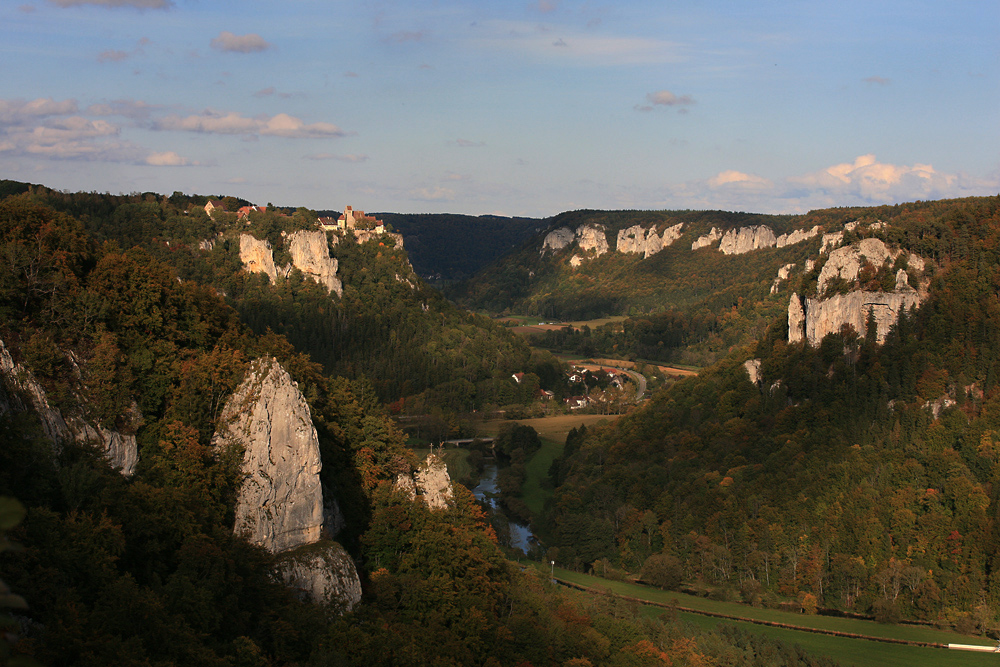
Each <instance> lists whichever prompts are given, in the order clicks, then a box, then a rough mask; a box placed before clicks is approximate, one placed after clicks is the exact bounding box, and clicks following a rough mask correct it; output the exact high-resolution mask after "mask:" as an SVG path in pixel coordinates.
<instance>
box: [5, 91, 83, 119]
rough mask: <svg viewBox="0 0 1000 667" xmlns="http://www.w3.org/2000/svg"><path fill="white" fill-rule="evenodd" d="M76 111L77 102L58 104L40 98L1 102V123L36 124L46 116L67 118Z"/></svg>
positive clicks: (49, 98)
mask: <svg viewBox="0 0 1000 667" xmlns="http://www.w3.org/2000/svg"><path fill="white" fill-rule="evenodd" d="M76 111H77V105H76V100H63V101H62V102H56V101H55V100H53V99H52V98H51V97H40V98H38V99H36V100H32V101H30V102H25V101H24V100H0V123H23V122H28V121H31V122H34V121H35V120H37V119H38V118H42V117H45V116H65V115H66V114H71V113H76Z"/></svg>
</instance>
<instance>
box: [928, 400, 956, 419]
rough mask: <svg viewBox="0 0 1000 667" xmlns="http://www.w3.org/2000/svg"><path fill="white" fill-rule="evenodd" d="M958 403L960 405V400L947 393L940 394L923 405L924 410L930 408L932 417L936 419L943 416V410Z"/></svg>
mask: <svg viewBox="0 0 1000 667" xmlns="http://www.w3.org/2000/svg"><path fill="white" fill-rule="evenodd" d="M956 405H958V402H957V401H956V400H955V399H953V398H952V397H951V396H948V395H947V394H945V395H944V396H940V397H938V398H936V399H934V400H933V401H926V402H925V403H924V404H923V406H922V407H923V408H924V410H930V411H931V418H932V419H935V420H936V419H937V418H938V417H940V416H941V413H942V412H944V411H945V410H947V409H948V408H950V407H954V406H956Z"/></svg>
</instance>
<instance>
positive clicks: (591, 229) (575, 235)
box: [541, 223, 608, 266]
mask: <svg viewBox="0 0 1000 667" xmlns="http://www.w3.org/2000/svg"><path fill="white" fill-rule="evenodd" d="M574 241H575V242H576V244H577V246H578V247H579V248H580V250H584V251H592V252H591V256H592V257H600V256H601V255H603V254H604V253H606V252H607V251H608V239H607V236H606V234H605V229H604V225H597V224H594V223H587V224H584V225H580V227H578V228H577V229H576V231H575V232H574V231H573V230H572V229H570V228H569V227H560V228H559V229H555V230H553V231H551V232H549V233H548V234H547V235H546V236H545V239H544V240H543V241H542V251H541V254H542V255H544V254H545V251H546V250H551V251H552V252H558V251H559V250H562V249H563V248H566V247H568V246H569V245H571V244H572V243H573V242H574ZM574 266H575V265H574Z"/></svg>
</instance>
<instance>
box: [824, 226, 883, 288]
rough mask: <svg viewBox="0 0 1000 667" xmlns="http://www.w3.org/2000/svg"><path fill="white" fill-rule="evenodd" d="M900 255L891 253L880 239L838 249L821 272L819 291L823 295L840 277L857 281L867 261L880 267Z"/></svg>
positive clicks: (866, 240)
mask: <svg viewBox="0 0 1000 667" xmlns="http://www.w3.org/2000/svg"><path fill="white" fill-rule="evenodd" d="M898 254H899V252H898V251H897V252H895V253H893V252H892V251H890V250H889V248H887V247H886V245H885V243H883V242H882V241H880V240H879V239H862V240H861V241H859V242H858V243H857V244H854V245H849V246H846V247H844V248H838V249H836V250H834V251H833V252H831V253H830V259H828V260H827V261H826V264H824V265H823V268H822V270H820V272H819V283H818V285H817V289H818V290H819V293H820V294H822V293H823V291H824V290H825V289H826V287H827V285H828V284H829V283H830V281H831V280H833V279H834V278H838V277H839V278H843V279H844V280H846V281H847V282H853V281H854V280H856V279H857V277H858V272H859V271H861V267H862V266H863V265H864V263H865V260H867V261H869V262H871V263H872V264H874V265H875V266H876V267H879V266H882V264H884V263H885V261H886V260H889V259H895V257H896V255H898Z"/></svg>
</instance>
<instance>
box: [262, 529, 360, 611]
mask: <svg viewBox="0 0 1000 667" xmlns="http://www.w3.org/2000/svg"><path fill="white" fill-rule="evenodd" d="M276 569H277V573H278V576H279V577H281V579H282V580H283V581H284V582H285V584H286V585H287V586H289V587H290V588H292V589H293V590H295V591H296V593H298V595H299V597H300V598H301V599H302V600H303V601H305V602H312V603H314V604H322V605H330V606H331V608H332V609H331V610H332V611H334V612H335V613H338V614H343V613H347V612H349V611H351V609H353V608H354V606H355V605H356V604H357V603H358V602H360V601H361V580H360V579H359V578H358V571H357V568H356V567H355V565H354V561H353V560H351V557H350V556H349V555H348V554H347V552H346V551H344V548H343V547H342V546H340V545H339V544H337V543H336V542H330V541H324V542H319V543H317V544H311V545H308V546H304V547H299V548H297V549H294V550H293V551H289V552H287V553H285V554H282V557H281V559H280V560H279V561H278V564H277V567H276Z"/></svg>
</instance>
